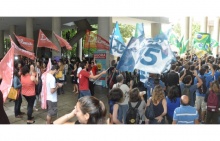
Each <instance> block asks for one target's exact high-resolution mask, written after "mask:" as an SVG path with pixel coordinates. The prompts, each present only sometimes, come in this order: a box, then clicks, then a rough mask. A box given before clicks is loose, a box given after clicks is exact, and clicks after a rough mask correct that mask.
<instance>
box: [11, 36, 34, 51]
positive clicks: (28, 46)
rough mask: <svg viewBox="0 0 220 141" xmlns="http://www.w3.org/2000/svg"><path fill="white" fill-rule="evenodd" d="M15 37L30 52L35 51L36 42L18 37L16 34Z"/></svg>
mask: <svg viewBox="0 0 220 141" xmlns="http://www.w3.org/2000/svg"><path fill="white" fill-rule="evenodd" d="M14 35H15V37H16V38H17V40H18V42H19V44H20V45H21V46H22V47H23V48H25V49H26V50H28V51H33V49H34V40H33V39H30V38H26V37H23V36H16V34H15V33H14Z"/></svg>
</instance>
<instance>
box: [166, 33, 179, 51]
mask: <svg viewBox="0 0 220 141" xmlns="http://www.w3.org/2000/svg"><path fill="white" fill-rule="evenodd" d="M168 41H169V43H170V44H171V45H174V46H176V47H178V44H179V41H178V39H177V37H176V36H175V34H173V33H171V34H170V36H169V39H168ZM178 48H179V47H178Z"/></svg>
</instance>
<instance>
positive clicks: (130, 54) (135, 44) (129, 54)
mask: <svg viewBox="0 0 220 141" xmlns="http://www.w3.org/2000/svg"><path fill="white" fill-rule="evenodd" d="M144 41H145V38H143V36H140V37H139V38H135V37H132V38H131V39H130V41H129V43H128V46H127V48H126V49H125V51H124V53H123V54H122V56H121V58H120V60H119V62H118V65H117V67H116V69H117V70H120V71H128V72H133V71H134V65H135V62H136V58H137V57H136V56H137V55H138V54H137V51H138V50H139V48H141V45H144V44H143V42H144Z"/></svg>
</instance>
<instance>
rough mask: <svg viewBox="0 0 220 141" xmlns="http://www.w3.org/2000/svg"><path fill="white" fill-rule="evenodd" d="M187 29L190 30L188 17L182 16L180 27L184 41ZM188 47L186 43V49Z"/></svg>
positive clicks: (187, 32) (186, 38)
mask: <svg viewBox="0 0 220 141" xmlns="http://www.w3.org/2000/svg"><path fill="white" fill-rule="evenodd" d="M189 30H190V17H184V18H183V25H182V29H181V34H182V35H183V36H184V41H186V40H188V39H189V33H190V32H189ZM188 49H189V45H187V50H188Z"/></svg>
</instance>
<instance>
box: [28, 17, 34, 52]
mask: <svg viewBox="0 0 220 141" xmlns="http://www.w3.org/2000/svg"><path fill="white" fill-rule="evenodd" d="M26 37H27V38H30V39H34V25H33V18H27V19H26ZM35 50H36V47H34V50H33V52H35Z"/></svg>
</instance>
